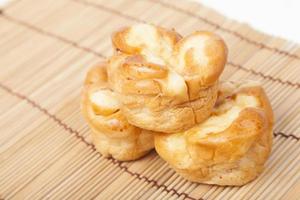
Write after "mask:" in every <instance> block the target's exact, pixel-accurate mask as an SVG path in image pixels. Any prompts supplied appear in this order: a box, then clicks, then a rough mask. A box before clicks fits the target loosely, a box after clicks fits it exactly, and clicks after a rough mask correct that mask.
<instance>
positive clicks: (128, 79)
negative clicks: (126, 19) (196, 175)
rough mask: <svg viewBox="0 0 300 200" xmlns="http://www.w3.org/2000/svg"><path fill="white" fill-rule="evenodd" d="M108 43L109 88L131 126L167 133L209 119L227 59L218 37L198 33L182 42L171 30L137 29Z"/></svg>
mask: <svg viewBox="0 0 300 200" xmlns="http://www.w3.org/2000/svg"><path fill="white" fill-rule="evenodd" d="M112 41H113V45H114V47H115V49H116V54H115V55H114V56H112V57H111V58H110V59H109V65H108V79H109V84H110V85H111V87H112V89H113V90H114V91H115V92H117V93H118V95H119V99H120V101H121V103H122V111H123V114H124V115H125V116H126V118H127V119H128V121H129V122H130V123H131V124H134V125H135V126H138V127H141V128H144V129H148V130H153V131H158V132H166V133H172V132H178V131H183V130H185V129H188V128H190V127H192V126H193V125H195V124H196V123H199V122H201V121H203V120H205V119H206V118H207V117H208V116H209V115H210V113H211V110H212V108H213V106H214V104H215V101H216V98H217V91H218V90H217V88H218V78H219V76H220V74H221V73H222V71H223V69H224V65H225V62H226V58H227V49H226V45H225V43H224V42H223V40H222V39H221V38H220V37H218V36H216V35H214V34H212V33H209V32H200V31H198V32H195V33H193V34H191V35H189V36H187V37H185V38H182V37H181V36H180V35H179V34H178V33H176V32H175V31H173V30H167V29H163V28H161V27H156V26H153V25H150V24H137V25H134V26H132V27H127V28H124V29H122V30H120V31H119V32H116V33H115V34H114V35H113V37H112Z"/></svg>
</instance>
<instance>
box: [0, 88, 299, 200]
mask: <svg viewBox="0 0 300 200" xmlns="http://www.w3.org/2000/svg"><path fill="white" fill-rule="evenodd" d="M0 87H1V88H2V89H3V90H5V91H7V92H8V93H10V94H11V95H13V96H15V97H18V98H20V99H22V100H25V101H26V102H27V103H28V104H30V105H31V106H32V107H34V108H37V109H38V110H40V111H41V112H42V113H44V114H45V115H46V116H48V117H49V118H50V119H52V120H53V121H54V122H56V123H57V124H58V125H60V126H61V127H63V128H64V129H65V130H66V131H68V132H70V133H72V134H74V136H75V137H76V138H78V139H80V140H81V141H82V142H83V143H85V144H86V145H87V146H88V147H91V149H92V150H93V151H96V149H95V146H94V145H93V144H91V143H89V142H87V141H86V140H85V138H84V137H83V136H81V135H80V133H79V131H77V130H74V129H73V128H71V127H70V126H69V125H67V124H66V123H64V122H63V121H62V120H60V119H59V118H57V116H56V115H54V114H51V113H50V112H49V111H48V110H47V109H46V108H44V107H42V106H41V105H40V104H38V103H37V102H35V101H34V100H31V99H30V98H29V97H27V96H25V95H23V94H20V93H18V92H16V91H13V90H12V89H11V88H10V87H8V86H6V85H4V84H3V83H0ZM274 136H275V137H277V136H282V137H284V138H292V139H295V140H297V141H299V140H300V137H297V136H296V135H293V134H289V135H286V134H284V133H282V132H274ZM96 152H97V151H96ZM97 153H98V152H97ZM100 155H101V154H100ZM106 159H107V160H110V161H112V163H113V164H116V165H117V166H118V167H119V168H120V169H123V170H124V171H125V172H127V173H128V174H130V175H131V176H133V177H136V178H137V179H139V180H145V181H146V182H147V183H152V184H154V186H155V187H157V188H163V191H166V192H173V193H174V194H175V195H177V196H178V197H179V196H181V195H183V196H184V197H185V198H189V199H192V200H196V199H195V198H193V197H191V196H189V195H188V194H187V193H184V192H182V193H179V192H177V191H176V190H175V189H173V188H172V189H168V187H167V186H166V185H163V184H159V183H158V182H157V181H155V180H153V179H149V178H148V177H146V176H143V175H141V174H139V173H136V172H132V171H130V170H129V169H128V168H127V167H126V166H123V165H122V163H123V162H121V161H118V160H116V159H114V158H106ZM200 200H203V199H202V198H201V199H200Z"/></svg>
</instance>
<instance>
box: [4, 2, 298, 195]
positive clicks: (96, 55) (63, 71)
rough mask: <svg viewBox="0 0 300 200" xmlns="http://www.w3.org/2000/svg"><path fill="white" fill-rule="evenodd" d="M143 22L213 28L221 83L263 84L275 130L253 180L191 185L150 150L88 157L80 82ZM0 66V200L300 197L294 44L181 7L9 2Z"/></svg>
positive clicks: (90, 151) (201, 10) (195, 6)
mask: <svg viewBox="0 0 300 200" xmlns="http://www.w3.org/2000/svg"><path fill="white" fill-rule="evenodd" d="M140 21H147V22H152V23H154V24H159V25H162V26H165V27H170V28H172V27H174V28H176V29H177V30H178V31H179V32H181V33H183V34H187V33H190V32H192V31H194V30H209V31H214V32H216V33H217V34H219V35H221V36H222V37H223V38H224V39H225V41H226V43H227V44H228V47H229V62H228V64H227V66H226V70H225V72H224V74H223V75H222V79H228V78H230V79H231V80H235V79H255V80H260V81H261V82H262V83H263V85H264V87H265V89H266V91H267V93H268V95H269V97H270V99H271V102H272V106H273V108H274V110H275V115H276V125H275V130H274V148H273V151H272V155H271V157H270V159H269V160H268V162H267V166H266V170H265V171H264V173H263V174H262V175H261V176H260V177H259V178H258V179H256V180H255V181H253V182H251V183H249V184H247V185H245V186H243V187H219V186H209V185H202V184H195V183H191V182H188V181H185V180H184V179H182V178H180V177H179V176H178V175H177V174H175V173H174V172H173V171H172V170H170V169H169V168H168V166H167V165H166V164H165V162H164V161H163V160H161V159H160V158H159V157H158V156H157V155H156V153H155V152H152V153H151V154H150V155H148V156H146V157H144V158H143V159H140V160H138V161H135V162H118V161H116V160H114V159H106V158H103V157H102V156H101V155H100V154H98V153H97V152H96V151H95V149H94V148H93V145H92V144H91V140H90V136H89V134H90V131H89V129H88V127H87V125H86V123H85V122H84V120H83V119H82V117H81V114H80V110H79V99H80V91H81V86H82V82H83V78H84V76H85V73H86V71H87V70H88V68H89V67H90V66H91V65H92V64H94V63H96V62H98V61H100V60H102V59H103V58H104V57H105V56H107V55H110V54H111V47H110V45H111V44H110V34H111V32H113V31H114V30H116V29H118V28H119V27H121V26H125V25H130V24H133V23H136V22H140ZM287 23H288V22H287ZM0 67H1V70H0V97H1V98H0V108H1V113H0V127H1V128H0V130H1V134H0V199H30V200H31V199H72V200H73V199H94V198H95V199H203V200H209V199H222V200H223V199H235V200H239V199H270V200H274V199H288V200H290V199H300V179H299V177H300V141H299V140H300V122H299V121H300V82H299V81H300V78H299V77H300V47H299V46H297V45H296V44H294V43H292V42H288V41H285V40H283V39H279V38H275V37H271V36H268V35H264V34H262V33H259V32H257V31H255V30H253V29H252V28H250V27H249V26H247V25H245V24H240V23H237V22H235V21H232V20H229V19H227V18H225V17H223V16H221V15H219V14H218V13H216V12H214V11H212V10H210V9H208V8H206V7H204V6H202V5H198V4H196V3H191V2H186V1H179V0H176V1H172V2H171V1H161V0H145V1H138V0H111V1H105V0H97V1H96V0H86V1H85V0H59V1H52V0H43V1H39V0H16V1H14V2H13V3H11V4H8V5H7V6H6V7H5V8H3V10H2V12H1V15H0Z"/></svg>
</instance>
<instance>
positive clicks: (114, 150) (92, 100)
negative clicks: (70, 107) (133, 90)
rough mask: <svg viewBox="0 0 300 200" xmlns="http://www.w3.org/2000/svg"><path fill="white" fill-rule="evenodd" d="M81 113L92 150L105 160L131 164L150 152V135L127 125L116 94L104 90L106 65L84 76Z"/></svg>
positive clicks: (151, 138) (151, 146) (98, 66)
mask: <svg viewBox="0 0 300 200" xmlns="http://www.w3.org/2000/svg"><path fill="white" fill-rule="evenodd" d="M81 109H82V112H83V115H84V117H85V119H86V121H87V122H88V124H89V126H90V128H91V129H92V139H93V143H94V145H95V147H96V149H97V150H98V151H99V152H100V153H101V154H102V155H103V156H105V157H110V156H112V157H114V158H115V159H117V160H122V161H127V160H135V159H137V158H140V157H141V156H143V155H145V154H146V153H148V152H149V151H150V150H151V149H153V148H154V142H153V132H152V131H148V130H143V129H140V128H138V127H135V126H133V125H131V124H129V123H128V121H127V120H126V118H125V117H124V115H123V113H122V112H121V110H120V103H119V101H118V99H117V98H116V94H115V93H114V92H113V91H112V90H111V89H110V88H109V87H108V84H107V73H106V63H102V64H99V65H97V66H95V67H93V68H92V69H91V70H90V71H89V72H88V74H87V76H86V79H85V86H84V89H83V94H82V102H81Z"/></svg>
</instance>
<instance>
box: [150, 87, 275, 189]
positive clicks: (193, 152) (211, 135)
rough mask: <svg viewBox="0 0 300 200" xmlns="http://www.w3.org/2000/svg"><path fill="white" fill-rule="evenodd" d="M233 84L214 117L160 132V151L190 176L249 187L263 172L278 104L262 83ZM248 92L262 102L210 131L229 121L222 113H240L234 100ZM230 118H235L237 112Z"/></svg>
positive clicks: (224, 89) (223, 93) (157, 143)
mask: <svg viewBox="0 0 300 200" xmlns="http://www.w3.org/2000/svg"><path fill="white" fill-rule="evenodd" d="M231 85H232V86H233V87H232V88H229V89H228V87H227V86H226V87H223V86H221V89H220V90H221V91H220V92H219V95H220V96H219V98H220V100H219V102H218V105H216V107H217V108H220V109H216V108H215V111H214V112H213V115H212V116H211V117H210V118H208V119H207V120H206V121H204V122H203V123H202V125H201V124H200V125H197V126H195V127H193V128H191V129H189V130H187V131H185V132H179V133H175V134H155V149H156V151H157V152H158V154H159V155H160V156H161V157H162V158H163V159H164V160H166V161H167V162H168V163H169V164H170V165H171V167H172V168H174V169H175V170H176V171H177V172H178V173H179V174H180V175H182V176H183V177H184V178H186V179H188V180H191V181H194V182H199V183H206V184H216V185H243V184H246V183H248V182H250V181H252V180H253V179H255V178H256V177H257V176H258V175H259V174H260V173H261V172H262V171H263V168H264V163H265V162H266V160H267V158H268V157H269V155H270V152H271V148H272V138H273V134H272V127H273V123H274V119H273V112H272V108H271V106H270V103H269V100H268V98H267V96H266V94H265V92H264V90H263V88H262V87H261V86H259V85H257V84H248V83H246V84H239V83H234V84H231ZM224 96H225V97H224ZM244 96H250V97H251V98H252V97H254V98H255V99H256V102H257V106H245V107H243V108H242V109H241V110H240V111H239V112H238V115H236V116H235V117H234V118H233V119H232V121H229V122H228V125H227V126H226V127H223V128H221V129H219V130H215V131H214V130H213V129H212V131H208V132H207V133H206V132H205V129H207V127H209V126H214V127H216V126H219V124H218V123H223V122H222V121H217V120H216V119H219V120H220V119H221V120H226V119H225V118H218V116H223V114H224V113H228V112H231V110H233V111H234V109H235V104H238V103H237V102H236V101H237V100H233V99H238V98H243V97H244ZM250 97H249V98H250ZM226 102H227V103H226ZM228 102H233V103H232V105H231V104H229V103H228ZM228 105H231V106H232V107H230V106H229V107H230V109H229V111H228V110H226V109H228V108H226V106H228ZM249 105H250V104H249ZM222 107H223V108H222ZM233 108H234V109H233ZM222 109H225V110H226V111H224V110H222ZM215 116H217V117H215ZM224 116H226V117H227V118H230V117H231V116H233V114H232V115H224ZM212 118H213V119H215V121H214V120H212ZM203 124H204V125H203Z"/></svg>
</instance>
